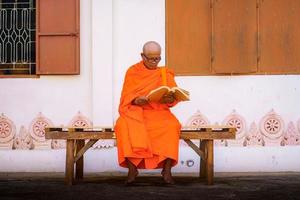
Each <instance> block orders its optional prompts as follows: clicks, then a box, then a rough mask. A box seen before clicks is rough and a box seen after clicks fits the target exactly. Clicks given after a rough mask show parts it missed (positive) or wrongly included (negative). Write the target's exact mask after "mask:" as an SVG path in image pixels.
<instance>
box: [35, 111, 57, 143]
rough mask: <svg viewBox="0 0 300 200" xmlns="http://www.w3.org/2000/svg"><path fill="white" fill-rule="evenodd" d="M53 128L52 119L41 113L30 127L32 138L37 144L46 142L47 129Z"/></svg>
mask: <svg viewBox="0 0 300 200" xmlns="http://www.w3.org/2000/svg"><path fill="white" fill-rule="evenodd" d="M49 126H53V123H52V122H51V121H50V119H48V118H46V117H45V116H44V115H43V114H42V113H39V114H38V116H37V117H36V118H34V119H33V120H32V122H31V123H30V125H29V132H30V135H31V137H32V138H33V139H34V140H35V141H37V142H45V141H46V139H45V128H46V127H49Z"/></svg>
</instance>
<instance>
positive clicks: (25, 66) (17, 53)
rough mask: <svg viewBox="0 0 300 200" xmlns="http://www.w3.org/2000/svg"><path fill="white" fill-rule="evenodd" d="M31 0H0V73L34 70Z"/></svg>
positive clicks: (33, 13)
mask: <svg viewBox="0 0 300 200" xmlns="http://www.w3.org/2000/svg"><path fill="white" fill-rule="evenodd" d="M35 30H36V29H35V0H0V74H35Z"/></svg>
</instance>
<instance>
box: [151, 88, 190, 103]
mask: <svg viewBox="0 0 300 200" xmlns="http://www.w3.org/2000/svg"><path fill="white" fill-rule="evenodd" d="M170 94H171V95H173V96H174V98H175V99H176V100H177V101H189V100H190V93H189V92H188V91H186V90H184V89H182V88H179V87H172V88H170V87H168V86H160V87H158V88H156V89H154V90H151V91H150V92H149V94H148V95H147V98H148V99H149V101H155V102H160V101H161V99H162V97H163V96H164V95H170Z"/></svg>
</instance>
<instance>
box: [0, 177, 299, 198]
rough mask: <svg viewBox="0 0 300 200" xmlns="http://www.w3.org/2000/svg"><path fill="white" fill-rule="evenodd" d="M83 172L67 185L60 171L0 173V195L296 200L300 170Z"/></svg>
mask: <svg viewBox="0 0 300 200" xmlns="http://www.w3.org/2000/svg"><path fill="white" fill-rule="evenodd" d="M85 176H86V177H85V179H84V180H83V181H81V182H78V183H76V184H75V185H73V186H66V185H64V182H63V181H64V174H63V173H0V200H8V199H9V200H15V199H22V200H23V199H30V200H34V199H55V200H60V199H67V200H69V199H84V200H93V199H97V200H102V199H111V200H114V199H116V200H123V199H124V200H125V199H126V200H129V199H136V200H142V199H155V200H160V199H170V200H172V199H175V200H177V199H186V200H193V199H200V200H206V199H207V200H208V199H209V200H212V199H243V200H244V199H262V200H264V199H271V200H283V199H284V200H296V199H299V200H300V173H215V184H214V185H212V186H208V185H206V182H205V180H203V179H198V178H197V174H174V177H175V180H176V184H175V185H165V184H164V183H163V181H162V178H161V176H159V175H158V174H147V173H143V174H141V175H139V176H138V177H137V183H136V184H135V185H134V186H125V185H124V181H125V179H126V174H124V173H97V174H85Z"/></svg>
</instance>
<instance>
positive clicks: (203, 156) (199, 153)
mask: <svg viewBox="0 0 300 200" xmlns="http://www.w3.org/2000/svg"><path fill="white" fill-rule="evenodd" d="M184 141H185V142H186V143H187V144H188V145H189V146H190V147H191V148H192V149H193V150H194V151H195V152H196V153H197V154H198V155H199V156H200V158H201V160H203V161H205V159H206V158H205V154H204V152H202V151H201V150H200V149H199V148H198V147H197V145H195V144H194V143H193V142H192V141H191V140H189V139H185V140H184Z"/></svg>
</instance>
